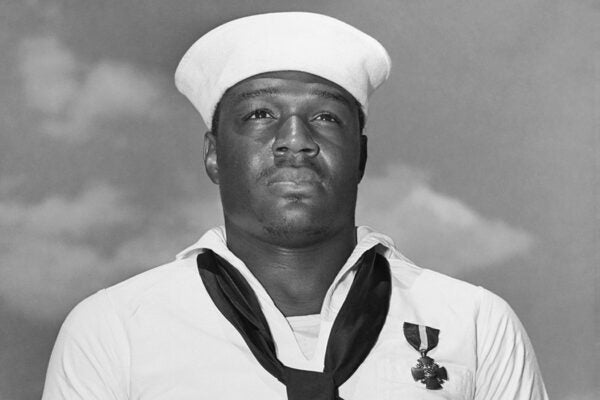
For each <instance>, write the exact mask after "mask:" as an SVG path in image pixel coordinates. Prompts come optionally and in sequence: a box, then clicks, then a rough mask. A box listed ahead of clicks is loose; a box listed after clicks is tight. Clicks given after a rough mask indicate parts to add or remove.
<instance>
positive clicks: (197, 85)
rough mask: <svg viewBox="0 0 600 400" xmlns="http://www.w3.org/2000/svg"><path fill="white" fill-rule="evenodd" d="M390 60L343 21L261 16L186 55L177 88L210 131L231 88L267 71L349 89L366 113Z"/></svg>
mask: <svg viewBox="0 0 600 400" xmlns="http://www.w3.org/2000/svg"><path fill="white" fill-rule="evenodd" d="M390 68H391V60H390V57H389V55H388V54H387V52H386V50H385V49H384V47H383V46H382V45H381V44H380V43H379V42H378V41H377V40H375V39H374V38H372V37H371V36H369V35H367V34H365V33H364V32H362V31H360V30H358V29H356V28H354V27H353V26H350V25H348V24H346V23H344V22H342V21H340V20H337V19H335V18H332V17H328V16H325V15H321V14H314V13H307V12H283V13H269V14H259V15H253V16H249V17H244V18H240V19H236V20H233V21H231V22H228V23H226V24H224V25H221V26H219V27H217V28H215V29H213V30H212V31H210V32H208V33H207V34H205V35H204V36H202V37H201V38H200V39H198V40H197V41H196V42H195V43H194V44H193V45H192V47H190V49H189V50H188V51H187V52H186V53H185V55H184V56H183V58H182V59H181V61H180V63H179V66H178V67H177V70H176V72H175V85H176V86H177V89H179V91H180V92H181V93H183V94H184V95H185V96H186V97H187V98H188V99H189V100H190V101H191V102H192V104H193V105H194V107H196V109H197V110H198V111H199V112H200V115H201V116H202V119H203V120H204V122H205V123H206V125H207V126H208V128H209V129H211V120H212V117H213V113H214V111H215V107H216V105H217V104H218V102H219V101H220V100H221V97H222V96H223V94H224V93H225V91H226V90H227V89H229V88H230V87H232V86H234V85H235V84H236V83H238V82H240V81H242V80H244V79H246V78H250V77H252V76H254V75H258V74H261V73H264V72H275V71H300V72H307V73H310V74H313V75H318V76H320V77H322V78H325V79H327V80H329V81H331V82H333V83H335V84H337V85H339V86H341V87H342V88H344V89H346V90H347V91H348V93H350V94H351V95H352V96H354V98H355V99H356V100H357V101H358V102H359V103H360V105H361V106H362V109H363V111H364V112H365V114H366V113H367V107H368V99H369V96H370V95H371V94H372V93H373V91H375V89H377V87H379V86H380V85H381V84H382V83H383V82H384V81H385V80H386V79H387V78H388V76H389V73H390Z"/></svg>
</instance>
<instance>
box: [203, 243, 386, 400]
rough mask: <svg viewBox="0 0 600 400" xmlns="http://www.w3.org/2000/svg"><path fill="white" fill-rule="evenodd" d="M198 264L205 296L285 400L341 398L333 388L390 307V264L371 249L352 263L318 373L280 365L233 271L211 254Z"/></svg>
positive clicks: (255, 306) (255, 305)
mask: <svg viewBox="0 0 600 400" xmlns="http://www.w3.org/2000/svg"><path fill="white" fill-rule="evenodd" d="M197 263H198V271H199V272H200V276H201V277H202V282H203V283H204V286H205V287H206V290H207V291H208V294H209V296H210V298H211V299H212V301H213V302H214V303H215V305H216V306H217V308H218V309H219V311H221V314H223V316H224V317H225V318H227V320H228V321H229V322H230V323H231V324H232V325H233V326H234V327H235V329H237V331H238V332H239V333H240V334H241V335H242V337H243V338H244V341H245V342H246V345H248V347H249V348H250V351H251V352H252V354H254V357H256V359H257V360H258V362H259V363H260V364H261V365H262V367H263V368H264V369H266V370H267V371H268V372H269V373H270V374H271V375H273V376H274V377H275V378H277V379H278V380H279V381H281V382H282V383H283V384H284V385H286V388H287V397H288V400H335V399H340V397H339V395H338V387H339V386H340V385H342V384H343V383H344V382H345V381H346V380H347V379H348V378H350V376H352V374H353V373H354V371H356V369H357V368H358V367H359V366H360V364H361V363H362V362H363V361H364V359H365V358H366V357H367V355H368V354H369V352H370V351H371V349H372V348H373V346H374V345H375V342H376V341H377V338H378V336H379V332H380V331H381V329H382V327H383V324H384V323H385V318H386V316H387V312H388V308H389V303H390V293H391V278H390V269H389V264H388V262H387V260H386V259H385V258H384V257H383V256H382V255H380V254H377V253H376V252H375V248H371V249H370V250H368V251H367V252H365V253H364V254H363V255H362V256H361V258H360V259H359V260H358V261H357V263H356V264H355V266H356V268H357V269H356V275H355V277H354V281H353V282H352V286H351V287H350V291H349V292H348V296H347V297H346V300H345V301H344V304H343V305H342V308H341V309H340V311H339V313H338V315H337V317H336V319H335V321H334V323H333V327H332V328H331V333H330V335H329V341H328V342H327V350H326V353H325V366H324V368H323V372H315V371H305V370H299V369H294V368H290V367H287V366H285V365H283V364H282V363H281V361H279V359H278V358H277V354H276V351H275V343H274V342H273V337H272V336H271V331H270V330H269V325H268V324H267V320H266V319H265V316H264V315H263V313H262V310H261V308H260V303H259V302H258V298H257V297H256V294H255V293H254V291H253V290H252V288H251V287H250V285H249V284H248V282H246V280H245V279H244V277H243V276H242V274H240V272H239V271H238V270H237V269H235V267H233V266H232V265H231V264H229V263H228V262H227V261H225V260H224V259H223V258H222V257H220V256H219V255H217V254H215V253H214V252H212V251H211V250H205V252H204V253H202V254H199V255H198V257H197Z"/></svg>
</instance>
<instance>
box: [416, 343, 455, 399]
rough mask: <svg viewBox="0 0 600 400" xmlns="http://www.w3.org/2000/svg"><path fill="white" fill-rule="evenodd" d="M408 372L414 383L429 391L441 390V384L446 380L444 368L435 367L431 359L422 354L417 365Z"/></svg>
mask: <svg viewBox="0 0 600 400" xmlns="http://www.w3.org/2000/svg"><path fill="white" fill-rule="evenodd" d="M410 371H411V372H412V376H413V378H414V380H415V381H420V382H421V383H424V384H425V387H426V388H427V389H431V390H438V389H441V388H442V383H444V381H446V380H448V373H447V372H446V368H444V367H440V366H439V365H437V364H436V363H435V362H433V358H430V357H427V356H426V355H425V353H424V352H422V353H421V358H419V360H418V361H417V365H416V366H414V367H412V368H411V370H410Z"/></svg>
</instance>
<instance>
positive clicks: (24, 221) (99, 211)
mask: <svg viewBox="0 0 600 400" xmlns="http://www.w3.org/2000/svg"><path fill="white" fill-rule="evenodd" d="M140 216H141V215H140V213H139V212H138V211H136V210H134V209H133V208H132V207H131V206H130V205H128V204H127V202H126V201H125V198H124V195H123V194H122V193H120V192H118V191H117V190H116V189H114V188H113V187H111V186H109V185H106V184H103V183H95V184H92V185H90V186H89V187H88V188H87V189H86V190H84V191H83V192H82V193H80V194H79V195H78V196H77V197H75V198H67V197H63V196H51V197H48V198H46V199H45V200H43V201H42V202H40V203H38V204H33V205H24V204H18V203H14V202H13V203H11V202H3V203H0V224H1V225H2V226H4V227H11V229H19V230H23V231H26V232H29V233H32V234H35V235H40V234H41V235H46V236H56V235H68V236H71V237H76V236H82V235H86V234H89V233H93V232H94V231H102V230H105V229H109V228H113V227H116V226H121V225H127V224H131V223H133V222H134V221H136V220H137V219H139V217H140Z"/></svg>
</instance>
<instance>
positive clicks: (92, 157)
mask: <svg viewBox="0 0 600 400" xmlns="http://www.w3.org/2000/svg"><path fill="white" fill-rule="evenodd" d="M283 10H304V11H315V12H322V13H325V14H329V15H331V16H334V17H337V18H340V19H342V20H344V21H346V22H348V23H351V24H352V25H355V26H357V27H358V28H360V29H362V30H364V31H366V32H368V33H370V34H371V35H373V36H374V37H376V38H378V39H379V40H380V41H381V42H382V43H383V45H384V46H385V47H386V48H387V49H388V51H389V53H390V55H391V57H392V61H393V69H392V75H391V78H390V80H389V81H388V83H387V84H386V85H385V86H384V87H383V88H382V89H380V91H379V92H378V93H376V95H375V96H374V98H373V100H372V103H371V107H370V115H369V122H368V125H367V134H368V135H369V138H370V143H369V144H370V148H369V151H370V158H369V162H368V167H367V175H366V177H365V180H364V181H363V183H361V187H360V199H359V207H358V222H359V223H364V224H369V225H372V226H374V227H376V228H379V229H381V230H383V231H385V232H386V233H388V234H389V235H390V236H391V237H393V238H394V239H395V241H396V243H397V244H398V246H399V247H400V248H401V249H402V251H403V252H404V253H405V254H406V255H407V256H408V257H409V258H411V259H413V260H414V261H415V262H417V263H418V264H420V265H421V266H424V267H428V268H431V269H435V270H438V271H441V272H444V273H447V274H449V275H452V276H455V277H458V278H461V279H465V280H467V281H470V282H472V283H475V284H480V285H483V286H485V287H487V288H489V289H490V290H492V291H494V292H496V293H498V294H499V295H501V296H502V297H504V298H505V299H506V300H508V301H509V303H510V304H511V305H512V306H513V308H514V309H515V310H516V311H517V314H518V315H519V316H520V318H521V320H522V322H523V324H524V325H525V327H526V328H527V331H528V333H529V335H530V337H531V339H532V342H533V344H534V348H535V349H536V352H537V355H538V360H539V363H540V365H541V369H542V373H543V375H544V378H545V381H546V385H547V387H548V391H549V394H550V397H551V398H552V399H558V400H591V399H593V398H598V397H597V396H598V392H597V390H598V389H597V388H595V387H594V385H595V381H596V380H597V377H598V372H597V371H598V369H597V368H598V362H597V360H596V359H597V352H598V348H599V347H600V346H599V341H598V334H599V332H598V313H597V311H598V297H597V294H595V292H594V282H596V283H597V282H598V272H597V266H598V264H599V262H600V257H599V256H598V239H599V232H598V221H599V219H598V217H600V214H599V212H598V211H599V210H598V196H597V195H598V187H599V183H600V182H599V167H600V162H599V152H600V147H599V143H598V142H599V139H598V135H597V134H598V122H599V121H600V117H599V115H598V109H599V106H600V101H599V99H600V94H599V93H600V90H599V89H600V87H599V82H600V80H599V78H600V73H599V64H600V51H599V50H600V49H599V41H598V38H600V29H599V27H600V3H598V2H597V1H534V0H526V1H525V0H519V1H517V0H508V1H502V2H497V1H470V2H469V1H454V2H448V1H421V2H415V1H397V0H396V1H391V0H390V1H385V0H378V1H369V2H364V1H363V2H361V1H354V0H352V1H306V2H298V1H282V0H279V1H274V0H273V1H266V0H253V1H241V0H240V1H215V0H202V1H198V0H177V1H175V0H171V1H158V0H152V1H133V0H131V1H122V0H121V1H117V0H94V1H83V0H79V1H75V0H63V1H60V0H56V1H53V0H48V1H25V0H23V1H20V0H8V1H7V0H4V1H2V2H0V54H2V62H1V63H0V87H1V88H2V90H1V91H0V321H2V322H1V323H0V399H3V400H4V399H7V400H8V399H19V400H21V399H36V398H39V396H40V394H41V388H42V385H43V378H44V373H45V369H46V364H47V361H48V357H49V354H50V350H51V347H52V344H53V342H54V339H55V337H56V333H57V331H58V328H59V326H60V324H61V322H62V320H63V319H64V317H65V315H66V313H67V312H68V311H69V310H70V309H71V308H72V307H73V306H74V305H75V304H76V303H77V302H78V301H80V300H81V299H82V298H84V297H85V296H87V295H89V294H91V293H93V292H94V291H96V290H98V289H100V288H102V287H105V286H107V285H110V284H113V283H116V282H118V281H119V280H122V279H124V278H126V277H129V276H131V275H133V274H135V273H138V272H141V271H143V270H146V269H148V268H150V267H152V266H155V265H159V264H161V263H164V262H166V261H169V260H170V259H172V257H173V256H174V254H175V253H177V252H178V251H179V250H181V249H183V248H185V247H186V246H187V245H188V244H191V243H192V242H194V241H195V240H196V239H197V238H198V237H199V236H200V235H201V234H202V233H203V232H204V231H205V230H206V229H208V228H210V227H211V226H213V225H215V224H219V223H221V216H220V213H221V210H220V205H219V200H218V192H217V187H216V186H214V185H212V184H211V183H210V181H209V180H208V179H207V178H206V176H205V173H204V169H203V164H202V135H203V133H204V130H205V128H204V126H203V124H202V122H201V119H200V117H199V115H197V113H196V112H195V111H194V109H193V108H192V106H191V105H190V104H189V103H188V102H187V100H185V98H184V97H183V96H182V95H180V94H179V93H178V92H177V91H176V89H175V87H174V85H173V82H172V75H173V72H174V70H175V67H176V65H177V63H178V61H179V59H180V57H181V55H182V54H183V53H184V52H185V50H186V49H187V48H188V47H189V46H190V45H191V44H192V43H193V41H195V40H196V39H197V38H198V37H199V36H200V35H201V34H203V33H205V32H206V31H208V30H209V29H211V28H213V27H215V26H217V25H219V24H220V23H222V22H225V21H227V20H230V19H232V18H235V17H240V16H244V15H249V14H255V13H259V12H266V11H283ZM315 45H318V44H315ZM257 46H258V47H259V46H260V43H257ZM595 390H596V391H595Z"/></svg>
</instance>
